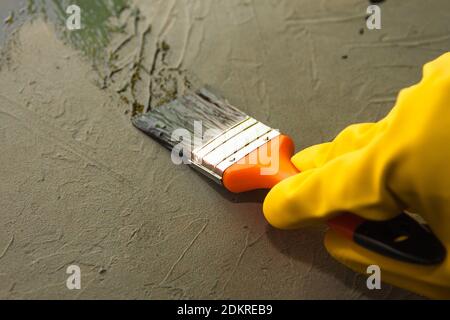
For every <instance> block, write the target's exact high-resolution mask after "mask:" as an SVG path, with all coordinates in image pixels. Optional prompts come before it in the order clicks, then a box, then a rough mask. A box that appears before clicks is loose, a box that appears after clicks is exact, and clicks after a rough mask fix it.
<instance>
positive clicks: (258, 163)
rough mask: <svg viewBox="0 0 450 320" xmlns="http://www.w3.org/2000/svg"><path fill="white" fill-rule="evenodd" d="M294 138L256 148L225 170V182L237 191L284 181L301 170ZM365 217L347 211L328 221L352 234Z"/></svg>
mask: <svg viewBox="0 0 450 320" xmlns="http://www.w3.org/2000/svg"><path fill="white" fill-rule="evenodd" d="M294 151H295V149H294V142H293V141H292V139H291V138H289V137H288V136H285V135H280V136H278V137H277V138H274V139H272V140H270V141H269V142H267V143H266V144H264V145H262V146H261V147H259V148H258V149H256V150H254V151H253V152H251V153H250V154H248V155H247V156H245V157H244V158H242V159H241V160H240V161H238V162H236V163H235V164H233V165H232V166H231V167H229V168H228V169H227V170H225V172H224V174H223V177H222V182H223V185H224V186H225V188H226V189H228V190H229V191H231V192H234V193H240V192H245V191H251V190H256V189H271V188H272V187H273V186H275V185H276V184H277V183H279V182H280V181H282V180H284V179H286V178H289V177H291V176H293V175H296V174H298V173H299V172H300V171H298V170H297V168H296V167H295V166H294V165H293V164H292V162H291V157H292V156H293V154H294ZM362 221H363V220H362V219H360V218H358V217H356V216H354V215H351V214H344V215H341V216H338V217H335V218H332V219H330V220H329V221H328V225H329V226H330V227H331V228H333V229H334V230H335V231H337V232H339V233H340V234H342V235H344V236H346V237H348V238H352V237H353V233H354V230H355V229H356V227H357V226H358V225H359V224H360V223H361V222H362Z"/></svg>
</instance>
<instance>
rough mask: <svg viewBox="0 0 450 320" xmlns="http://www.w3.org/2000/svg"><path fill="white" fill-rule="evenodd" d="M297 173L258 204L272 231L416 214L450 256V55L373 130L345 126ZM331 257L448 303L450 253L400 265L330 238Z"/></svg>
mask: <svg viewBox="0 0 450 320" xmlns="http://www.w3.org/2000/svg"><path fill="white" fill-rule="evenodd" d="M292 162H293V163H294V164H295V166H296V167H297V168H298V169H299V170H301V171H302V173H299V174H298V175H296V176H293V177H291V178H288V179H286V180H284V181H282V182H280V183H279V184H277V185H276V186H275V187H274V188H272V190H271V191H270V192H269V194H268V195H267V197H266V199H265V201H264V207H263V209H264V214H265V216H266V218H267V220H268V221H269V223H271V224H272V225H273V226H275V227H278V228H283V229H292V228H299V227H302V226H306V225H309V224H312V223H316V222H323V221H325V220H328V219H329V218H331V217H333V216H335V215H338V214H340V213H343V212H352V213H354V214H357V215H359V216H361V217H363V218H366V219H371V220H386V219H390V218H393V217H394V216H396V215H398V214H399V213H401V212H403V211H404V210H408V211H410V212H414V213H418V214H420V215H421V216H422V217H423V219H424V220H425V221H426V222H427V223H428V225H429V226H430V228H431V229H432V231H433V232H434V234H435V235H436V236H437V237H438V238H439V239H440V240H441V242H442V243H443V245H444V246H445V247H446V249H447V252H449V249H450V53H446V54H444V55H442V56H441V57H439V58H438V59H436V60H434V61H432V62H430V63H427V64H426V65H425V66H424V68H423V78H422V80H421V81H420V82H419V83H418V84H416V85H414V86H412V87H410V88H407V89H403V90H402V91H401V92H400V94H399V96H398V98H397V102H396V104H395V106H394V108H393V109H392V110H391V112H390V113H389V114H388V115H387V116H386V117H385V118H384V119H382V120H381V121H379V122H377V123H364V124H356V125H351V126H349V127H347V128H346V129H344V130H343V131H342V132H341V133H340V134H339V135H338V136H337V137H336V138H335V139H334V141H332V142H330V143H324V144H320V145H316V146H312V147H310V148H307V149H305V150H303V151H301V152H299V153H298V154H296V155H295V156H293V157H292ZM325 246H326V248H327V250H328V251H329V252H330V254H331V255H332V256H333V257H335V258H336V259H338V260H339V261H341V262H343V263H344V264H345V265H347V266H349V267H350V268H352V269H354V270H356V271H358V272H362V273H365V272H366V268H367V266H368V265H371V264H376V265H379V266H380V268H381V270H382V272H381V280H382V281H385V282H388V283H392V284H394V285H397V286H399V287H403V288H406V289H409V290H411V291H414V292H416V293H419V294H423V295H425V296H428V297H433V298H450V257H449V256H450V254H448V255H447V257H446V259H445V261H444V262H443V263H442V264H441V265H438V266H420V265H414V264H409V263H403V262H398V261H396V260H393V259H390V258H387V257H384V256H382V255H379V254H376V253H373V252H371V251H369V250H366V249H364V248H362V247H360V246H358V245H357V244H355V243H353V242H351V241H350V240H347V239H345V238H343V237H341V236H340V235H338V234H336V233H335V232H333V231H329V232H328V233H327V235H326V237H325Z"/></svg>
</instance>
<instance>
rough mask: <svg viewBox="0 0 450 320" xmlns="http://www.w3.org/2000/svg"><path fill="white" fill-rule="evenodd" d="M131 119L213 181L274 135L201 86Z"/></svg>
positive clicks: (219, 179)
mask: <svg viewBox="0 0 450 320" xmlns="http://www.w3.org/2000/svg"><path fill="white" fill-rule="evenodd" d="M132 122H133V124H134V125H135V126H136V127H137V128H138V129H140V130H141V131H143V132H145V133H146V134H148V135H149V136H151V137H153V138H155V139H156V140H158V141H159V142H160V143H161V144H162V145H164V146H165V147H166V148H168V149H169V150H172V155H174V154H175V155H179V156H182V157H183V159H184V160H185V163H186V162H187V163H188V164H190V165H192V166H193V167H194V168H196V169H198V170H200V171H201V172H202V173H204V174H206V175H207V176H208V177H210V178H212V179H213V180H215V181H216V182H221V180H222V175H223V172H224V171H225V170H226V169H227V168H228V167H230V166H231V165H232V164H234V163H236V162H237V161H238V160H240V159H242V158H244V157H245V156H246V155H247V154H249V153H250V152H252V151H253V150H255V149H257V148H258V147H259V146H261V145H263V144H265V143H267V142H268V141H269V140H271V139H273V138H274V137H276V136H278V135H279V132H278V131H276V130H273V129H272V128H270V127H268V126H266V125H264V124H262V123H261V122H259V121H257V120H255V119H253V118H251V117H249V116H248V115H247V114H245V113H244V112H242V111H240V110H239V109H237V108H236V107H234V106H232V105H231V104H230V103H229V102H228V101H227V100H226V99H224V98H222V97H221V96H220V95H218V94H215V93H213V92H212V91H211V90H210V89H206V88H201V89H199V90H196V91H192V92H189V93H187V94H186V95H184V96H182V97H179V98H177V99H176V100H173V101H171V102H169V103H167V104H166V105H163V106H160V107H158V108H155V109H153V110H151V111H149V112H147V113H145V114H141V115H138V116H136V117H134V118H133V119H132ZM172 159H173V157H172Z"/></svg>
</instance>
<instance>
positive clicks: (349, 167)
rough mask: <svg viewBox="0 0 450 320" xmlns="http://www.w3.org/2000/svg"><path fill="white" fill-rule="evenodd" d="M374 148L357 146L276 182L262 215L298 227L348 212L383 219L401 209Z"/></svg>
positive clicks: (280, 225) (272, 221) (280, 224)
mask: <svg viewBox="0 0 450 320" xmlns="http://www.w3.org/2000/svg"><path fill="white" fill-rule="evenodd" d="M372 149H374V150H365V149H361V150H358V151H355V152H350V153H347V154H345V155H342V156H340V157H338V158H336V159H334V160H332V161H329V162H328V163H326V164H325V165H323V166H322V167H318V168H314V169H310V170H307V171H305V172H302V173H299V174H298V175H295V176H293V177H290V178H288V179H286V180H283V181H281V182H280V183H278V184H277V185H276V186H275V187H273V188H272V189H271V191H270V192H269V193H268V195H267V196H266V199H265V200H264V205H263V210H264V214H265V217H266V219H267V220H268V221H269V223H270V224H272V225H273V226H275V227H278V228H282V229H293V228H299V227H303V226H306V225H310V224H312V223H315V222H322V221H324V220H328V219H330V218H331V217H333V216H336V215H338V214H341V213H343V212H351V213H354V214H357V215H360V216H362V217H363V218H366V219H370V220H385V219H390V218H393V217H395V216H396V215H397V214H398V213H399V212H402V209H401V208H400V205H399V204H398V203H397V202H396V199H395V197H394V196H393V195H392V194H391V193H390V191H389V188H387V187H386V186H385V185H384V183H385V181H386V175H387V174H388V173H389V168H388V166H385V165H382V164H381V163H379V161H380V160H378V161H377V158H376V157H375V154H376V148H372Z"/></svg>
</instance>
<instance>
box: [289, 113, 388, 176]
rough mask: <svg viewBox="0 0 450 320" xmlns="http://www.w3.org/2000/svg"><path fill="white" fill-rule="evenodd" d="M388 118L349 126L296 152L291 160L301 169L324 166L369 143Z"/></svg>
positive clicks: (382, 128) (383, 126)
mask: <svg viewBox="0 0 450 320" xmlns="http://www.w3.org/2000/svg"><path fill="white" fill-rule="evenodd" d="M386 122H387V121H386V120H385V119H383V120H381V121H379V122H376V123H360V124H354V125H351V126H348V127H347V128H345V129H344V130H342V131H341V133H339V135H338V136H337V137H336V138H335V139H334V140H333V141H332V142H327V143H322V144H318V145H314V146H311V147H309V148H306V149H304V150H302V151H300V152H298V153H297V154H295V155H294V156H293V157H292V159H291V161H292V163H293V164H294V165H295V166H296V167H297V169H299V170H300V171H306V170H309V169H313V168H318V167H321V166H323V165H324V164H325V163H327V162H329V161H331V160H333V159H335V158H337V157H339V156H341V155H343V154H345V153H348V152H352V151H356V150H358V149H361V148H363V147H365V146H366V145H368V144H369V143H370V142H372V140H374V139H375V138H376V137H377V136H379V135H380V134H381V133H382V132H383V131H384V129H385V126H386Z"/></svg>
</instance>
